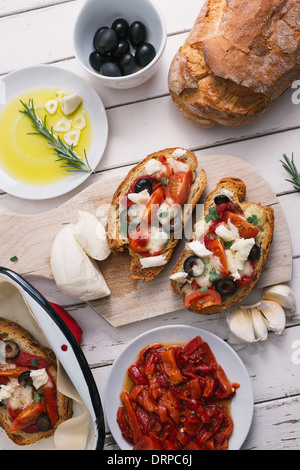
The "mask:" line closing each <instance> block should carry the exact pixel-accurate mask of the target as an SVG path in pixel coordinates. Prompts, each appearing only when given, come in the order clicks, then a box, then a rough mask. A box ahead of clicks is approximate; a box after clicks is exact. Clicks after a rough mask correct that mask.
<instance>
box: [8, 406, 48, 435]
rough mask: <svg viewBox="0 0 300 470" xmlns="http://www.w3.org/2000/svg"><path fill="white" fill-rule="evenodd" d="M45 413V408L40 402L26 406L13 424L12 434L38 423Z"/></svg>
mask: <svg viewBox="0 0 300 470" xmlns="http://www.w3.org/2000/svg"><path fill="white" fill-rule="evenodd" d="M43 412H44V408H43V405H42V404H41V402H40V401H39V402H38V403H35V402H33V403H31V404H30V405H28V406H26V408H24V410H22V411H21V412H20V413H19V414H18V416H17V417H16V419H15V420H14V421H13V422H12V425H11V427H10V432H13V431H18V430H20V429H25V428H27V427H28V426H30V425H31V424H34V423H36V420H37V419H38V417H39V416H40V415H41V414H42V413H43Z"/></svg>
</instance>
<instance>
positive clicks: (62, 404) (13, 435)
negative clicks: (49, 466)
mask: <svg viewBox="0 0 300 470" xmlns="http://www.w3.org/2000/svg"><path fill="white" fill-rule="evenodd" d="M4 336H5V339H10V340H13V341H15V342H16V343H17V344H18V345H19V346H20V349H21V350H23V351H25V352H28V353H31V354H33V355H37V356H39V357H40V358H42V359H44V360H46V361H48V362H49V363H50V367H48V368H47V370H48V371H49V372H50V374H51V375H52V377H53V379H54V381H55V382H56V380H57V366H56V358H55V355H54V353H53V351H52V350H50V349H49V348H47V347H45V346H42V345H41V344H40V343H39V342H38V341H37V340H36V339H35V338H34V337H33V336H32V335H31V334H30V333H29V332H28V331H27V330H26V329H25V328H23V327H22V326H20V325H19V324H17V323H15V322H12V321H9V320H6V319H4V318H0V337H1V338H2V337H3V338H4ZM57 406H58V415H59V419H58V420H57V421H56V422H55V423H54V425H53V427H52V429H50V430H49V431H45V432H37V433H26V432H25V431H23V430H18V431H14V432H11V431H10V426H11V424H12V420H11V418H10V415H9V412H8V409H7V407H6V406H1V407H0V426H1V427H2V428H3V429H4V431H5V432H6V434H7V435H8V437H9V438H10V439H11V440H12V441H13V442H14V443H15V444H17V445H20V446H25V445H29V444H34V443H35V442H37V441H39V440H40V439H43V438H48V437H50V436H52V435H53V434H54V432H55V429H56V428H57V427H58V426H59V425H60V424H61V423H62V422H63V421H65V420H67V419H69V418H71V416H72V414H73V407H72V400H71V399H70V398H68V397H66V396H65V395H63V394H62V393H60V392H59V391H58V390H57Z"/></svg>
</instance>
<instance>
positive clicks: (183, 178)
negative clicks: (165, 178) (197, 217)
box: [166, 171, 193, 206]
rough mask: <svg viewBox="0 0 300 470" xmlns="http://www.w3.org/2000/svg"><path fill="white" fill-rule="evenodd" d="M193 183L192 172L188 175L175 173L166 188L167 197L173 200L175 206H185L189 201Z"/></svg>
mask: <svg viewBox="0 0 300 470" xmlns="http://www.w3.org/2000/svg"><path fill="white" fill-rule="evenodd" d="M192 182H193V174H192V172H191V171H189V172H188V173H184V172H178V173H175V174H174V175H173V176H172V177H171V178H170V181H169V183H168V186H167V187H166V197H167V198H168V199H172V200H173V202H174V204H179V205H180V206H183V204H185V203H186V201H187V200H188V197H189V194H190V190H191V185H192Z"/></svg>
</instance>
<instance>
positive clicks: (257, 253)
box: [249, 245, 260, 259]
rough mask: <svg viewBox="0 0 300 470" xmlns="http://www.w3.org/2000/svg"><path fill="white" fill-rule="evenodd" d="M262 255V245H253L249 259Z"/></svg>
mask: <svg viewBox="0 0 300 470" xmlns="http://www.w3.org/2000/svg"><path fill="white" fill-rule="evenodd" d="M259 257H260V247H259V246H258V245H253V247H252V248H251V250H250V253H249V259H259Z"/></svg>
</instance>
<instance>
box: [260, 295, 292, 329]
mask: <svg viewBox="0 0 300 470" xmlns="http://www.w3.org/2000/svg"><path fill="white" fill-rule="evenodd" d="M257 308H258V310H259V311H260V312H261V313H262V315H263V316H264V318H265V319H266V322H267V326H268V330H269V331H274V332H275V333H278V334H281V333H282V332H283V330H284V329H285V325H286V318H285V312H284V310H283V308H282V307H281V305H279V304H278V303H277V302H273V301H271V300H262V301H261V303H260V305H259V306H258V307H257Z"/></svg>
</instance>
